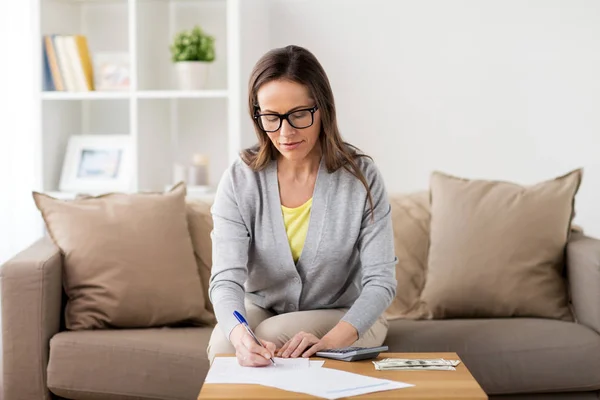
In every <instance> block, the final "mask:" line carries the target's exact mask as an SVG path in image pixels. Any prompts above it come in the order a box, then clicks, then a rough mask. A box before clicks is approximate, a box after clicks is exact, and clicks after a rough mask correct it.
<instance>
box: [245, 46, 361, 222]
mask: <svg viewBox="0 0 600 400" xmlns="http://www.w3.org/2000/svg"><path fill="white" fill-rule="evenodd" d="M278 79H285V80H289V81H292V82H297V83H299V84H301V85H304V86H306V87H307V88H308V90H309V92H310V94H311V97H312V98H313V99H314V100H315V102H316V104H317V106H318V107H319V110H320V112H321V132H320V135H319V141H320V144H321V150H322V152H323V157H324V158H325V165H326V166H327V170H328V171H329V172H330V173H331V172H334V171H337V170H338V169H339V168H340V167H344V168H345V169H346V170H347V171H348V172H350V173H351V174H352V175H354V176H355V177H356V178H358V179H359V180H360V181H361V182H362V184H363V185H364V187H365V189H366V190H367V195H368V198H369V204H370V207H371V218H373V196H372V195H371V190H370V189H369V184H368V183H367V180H366V179H365V176H364V174H363V173H362V171H361V170H360V168H359V167H358V164H357V163H356V159H357V158H359V157H368V156H367V155H365V154H361V153H360V150H359V149H357V148H356V147H355V146H352V145H351V144H349V143H346V142H344V141H343V140H342V136H341V134H340V131H339V128H338V125H337V120H336V112H335V104H334V100H333V91H332V90H331V85H330V84H329V79H328V78H327V75H326V74H325V70H324V69H323V67H322V66H321V63H319V61H318V60H317V58H316V57H315V56H314V55H313V54H312V53H311V52H310V51H308V50H307V49H305V48H302V47H299V46H294V45H290V46H286V47H281V48H277V49H273V50H271V51H269V52H267V53H266V54H265V55H263V56H262V57H261V58H260V60H258V62H257V63H256V65H255V66H254V69H253V70H252V74H251V75H250V81H249V85H248V107H249V111H250V117H251V118H252V119H253V120H254V130H255V132H256V136H257V138H258V144H257V145H255V146H253V147H251V148H248V149H245V150H243V151H242V153H241V158H242V160H243V161H244V162H245V163H246V164H248V166H250V168H252V169H253V170H254V171H260V170H262V169H263V168H265V167H266V166H267V164H269V162H270V161H271V160H274V159H275V156H276V155H277V153H278V150H277V149H276V148H275V146H274V145H273V144H272V143H271V140H270V139H269V137H268V136H267V134H266V133H265V132H264V131H263V130H262V129H261V128H260V127H259V126H258V124H257V123H256V120H255V119H254V116H255V114H256V113H257V111H258V110H259V105H258V100H257V93H258V90H259V89H260V87H261V86H262V85H264V84H265V83H267V82H270V81H273V80H278ZM369 158H370V157H369Z"/></svg>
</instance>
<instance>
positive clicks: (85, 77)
mask: <svg viewBox="0 0 600 400" xmlns="http://www.w3.org/2000/svg"><path fill="white" fill-rule="evenodd" d="M42 47H43V62H44V65H43V90H45V91H61V92H89V91H92V90H94V72H93V65H92V59H91V55H90V51H89V47H88V44H87V38H86V37H85V36H83V35H44V36H43V46H42Z"/></svg>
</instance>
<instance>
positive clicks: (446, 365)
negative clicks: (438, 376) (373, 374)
mask: <svg viewBox="0 0 600 400" xmlns="http://www.w3.org/2000/svg"><path fill="white" fill-rule="evenodd" d="M373 364H375V369H376V370H380V371H388V370H402V371H455V370H456V368H455V367H456V366H457V365H458V364H460V360H445V359H443V358H432V359H417V358H410V359H409V358H385V359H383V360H379V361H373Z"/></svg>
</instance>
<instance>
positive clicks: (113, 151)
mask: <svg viewBox="0 0 600 400" xmlns="http://www.w3.org/2000/svg"><path fill="white" fill-rule="evenodd" d="M131 174H132V157H131V137H130V136H129V135H73V136H71V137H70V138H69V144H68V145H67V152H66V154H65V159H64V163H63V168H62V173H61V177H60V185H59V188H60V191H62V192H75V193H86V194H102V193H107V192H127V191H130V190H131V188H132V185H131V184H132V176H131Z"/></svg>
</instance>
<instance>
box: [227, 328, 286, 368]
mask: <svg viewBox="0 0 600 400" xmlns="http://www.w3.org/2000/svg"><path fill="white" fill-rule="evenodd" d="M229 339H230V341H231V344H232V345H233V347H235V355H236V357H237V359H238V363H239V364H240V365H242V366H244V367H265V366H267V365H270V364H271V357H274V354H275V349H276V346H275V343H271V342H268V341H266V340H261V339H259V340H260V341H261V342H262V344H263V345H264V346H265V347H266V348H265V347H262V346H259V345H258V343H256V342H255V341H254V338H253V337H252V335H250V334H249V333H248V332H247V331H246V329H245V328H244V326H243V325H241V324H240V325H237V326H236V327H235V328H233V330H232V331H231V334H230V335H229Z"/></svg>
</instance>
